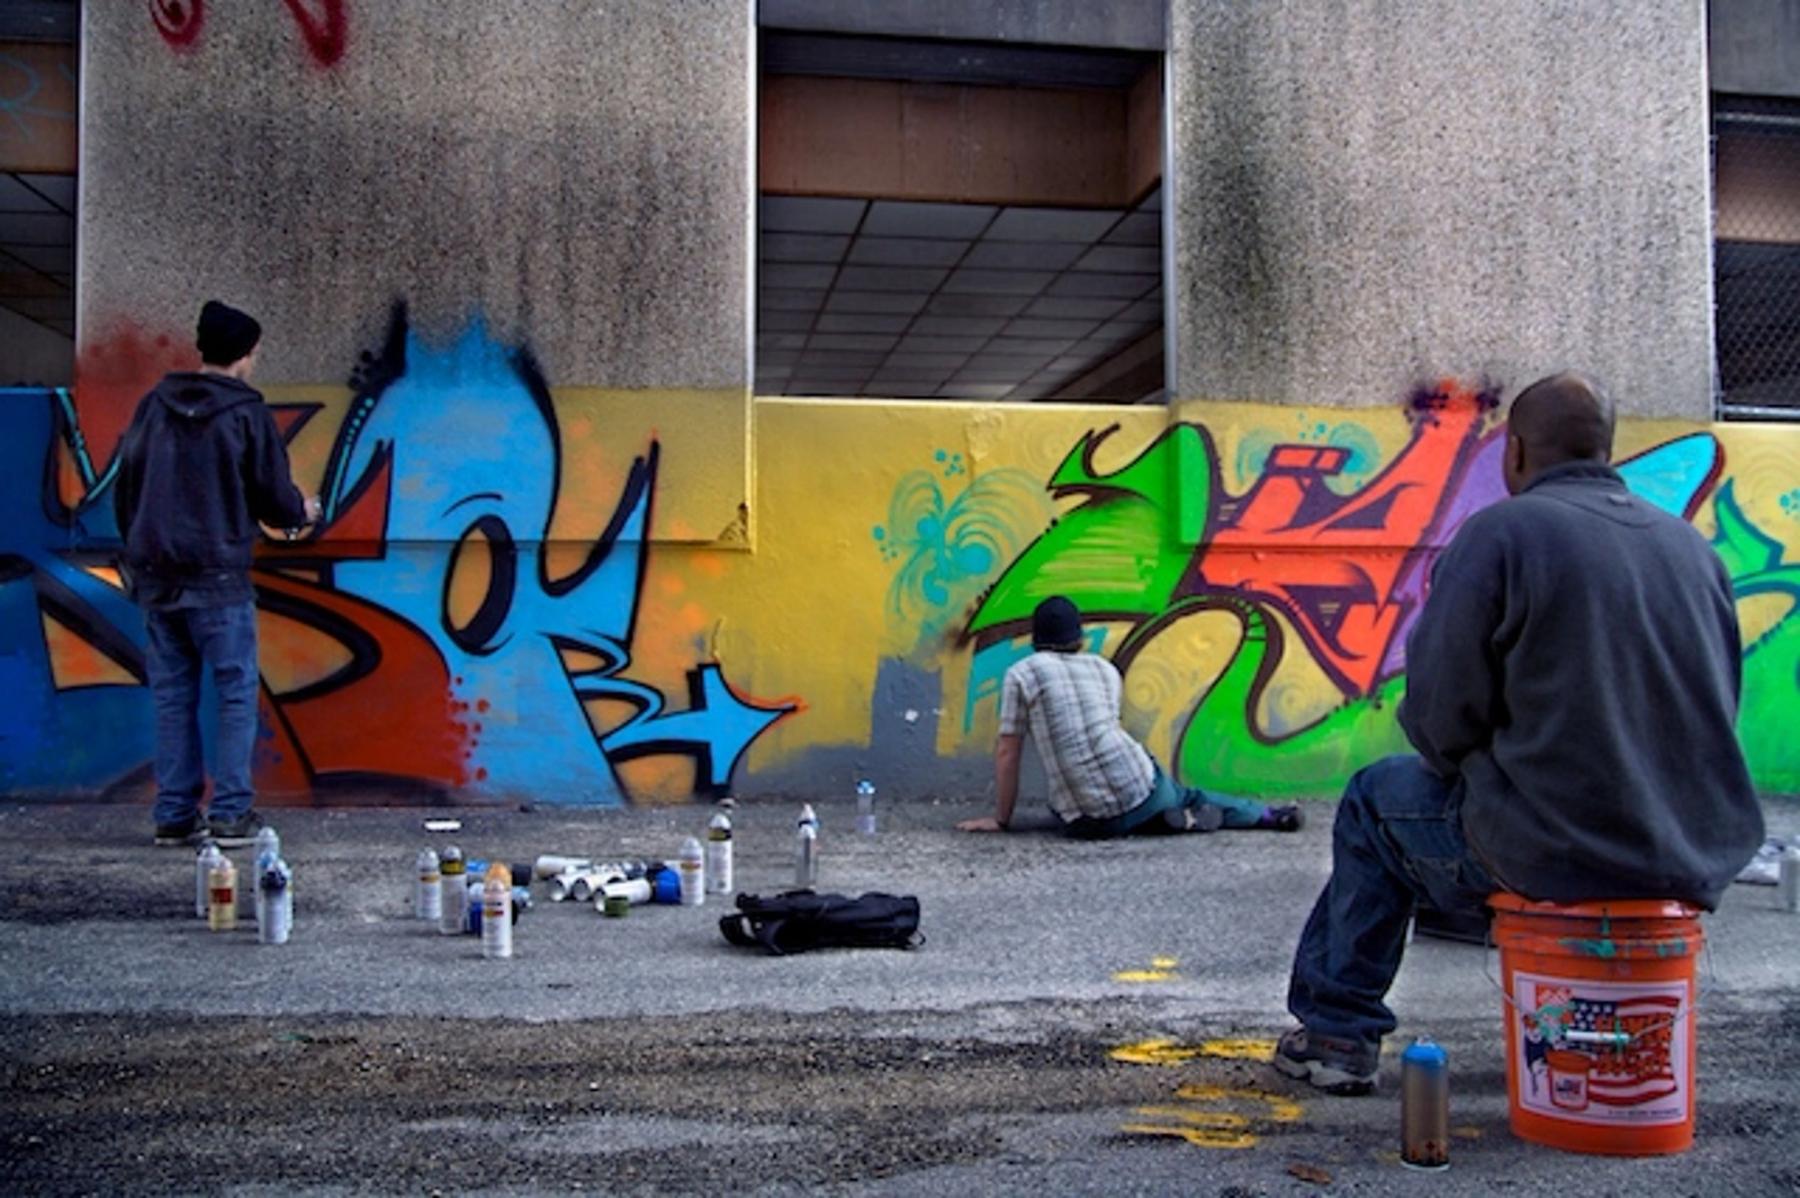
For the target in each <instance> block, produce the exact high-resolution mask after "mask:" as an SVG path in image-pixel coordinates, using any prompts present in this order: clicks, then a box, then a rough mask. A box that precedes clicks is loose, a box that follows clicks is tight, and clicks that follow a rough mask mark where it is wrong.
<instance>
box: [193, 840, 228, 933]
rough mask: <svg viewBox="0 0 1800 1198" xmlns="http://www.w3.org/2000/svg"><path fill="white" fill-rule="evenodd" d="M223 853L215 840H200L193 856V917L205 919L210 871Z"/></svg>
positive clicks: (210, 896) (209, 899) (210, 902)
mask: <svg viewBox="0 0 1800 1198" xmlns="http://www.w3.org/2000/svg"><path fill="white" fill-rule="evenodd" d="M224 856H225V854H224V853H223V852H221V851H220V850H219V842H218V841H216V840H203V841H201V842H200V851H199V852H198V853H197V854H195V856H194V918H196V919H205V918H206V916H207V909H208V907H210V906H211V904H212V895H211V893H210V888H211V885H212V882H211V878H212V871H213V868H214V867H215V866H217V865H218V864H219V862H220V861H221V860H223V859H224Z"/></svg>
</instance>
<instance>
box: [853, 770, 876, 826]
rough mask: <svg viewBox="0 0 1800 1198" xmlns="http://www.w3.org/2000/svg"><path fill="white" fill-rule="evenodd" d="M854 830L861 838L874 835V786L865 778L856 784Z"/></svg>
mask: <svg viewBox="0 0 1800 1198" xmlns="http://www.w3.org/2000/svg"><path fill="white" fill-rule="evenodd" d="M856 830H857V832H858V833H860V834H861V835H863V836H873V835H875V784H874V783H873V782H871V781H869V780H868V779H867V778H864V779H862V780H861V781H860V782H858V783H857V784H856Z"/></svg>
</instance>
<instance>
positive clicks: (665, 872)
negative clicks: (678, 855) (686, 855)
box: [644, 861, 681, 907]
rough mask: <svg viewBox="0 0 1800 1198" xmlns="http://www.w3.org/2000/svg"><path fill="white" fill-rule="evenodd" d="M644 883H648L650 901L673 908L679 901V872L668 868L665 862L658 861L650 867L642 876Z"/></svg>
mask: <svg viewBox="0 0 1800 1198" xmlns="http://www.w3.org/2000/svg"><path fill="white" fill-rule="evenodd" d="M644 881H646V882H648V883H650V901H651V902H653V903H658V904H661V905H663V906H670V907H672V906H674V905H675V904H676V903H679V902H680V901H681V874H680V871H679V870H673V869H670V868H669V863H668V862H666V861H658V862H656V863H655V864H653V865H651V866H650V868H649V870H648V871H647V872H646V873H645V874H644Z"/></svg>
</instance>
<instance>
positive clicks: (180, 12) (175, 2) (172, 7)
mask: <svg viewBox="0 0 1800 1198" xmlns="http://www.w3.org/2000/svg"><path fill="white" fill-rule="evenodd" d="M149 3H150V20H151V21H153V22H154V23H155V25H156V32H158V33H160V34H162V39H163V41H165V42H167V43H169V45H171V46H173V47H174V48H175V49H177V50H192V49H193V48H194V46H195V44H196V43H197V42H198V41H199V40H200V30H201V29H202V28H203V27H204V26H205V25H206V4H205V0H149Z"/></svg>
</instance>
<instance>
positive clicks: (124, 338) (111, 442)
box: [75, 321, 200, 465]
mask: <svg viewBox="0 0 1800 1198" xmlns="http://www.w3.org/2000/svg"><path fill="white" fill-rule="evenodd" d="M199 367H200V354H199V351H197V350H195V349H194V347H193V345H192V343H191V341H190V339H189V338H187V337H183V336H178V335H176V334H174V333H167V332H159V331H156V330H152V329H147V328H144V327H143V326H142V325H137V324H132V323H130V322H124V321H121V322H119V323H117V324H114V325H113V326H111V328H110V329H109V330H108V331H107V332H106V333H104V334H103V335H102V336H100V337H98V338H96V339H93V340H89V341H84V342H83V344H82V346H81V352H80V353H79V354H78V355H77V356H76V359H75V411H76V413H77V414H78V415H79V416H80V417H81V431H82V434H83V435H84V436H85V437H86V438H87V445H88V453H89V455H90V456H91V457H92V458H93V460H94V463H95V464H96V465H101V464H103V463H106V462H110V461H111V460H112V456H113V450H114V449H115V448H117V447H118V444H119V438H120V437H122V436H124V435H125V429H126V428H127V427H128V426H129V425H130V424H131V415H132V413H133V412H135V411H137V405H138V400H140V399H142V398H143V397H144V393H145V392H147V391H149V390H150V388H152V387H154V386H156V384H157V382H158V381H160V380H161V378H162V376H163V375H165V374H167V373H169V372H170V371H171V370H198V369H199Z"/></svg>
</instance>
